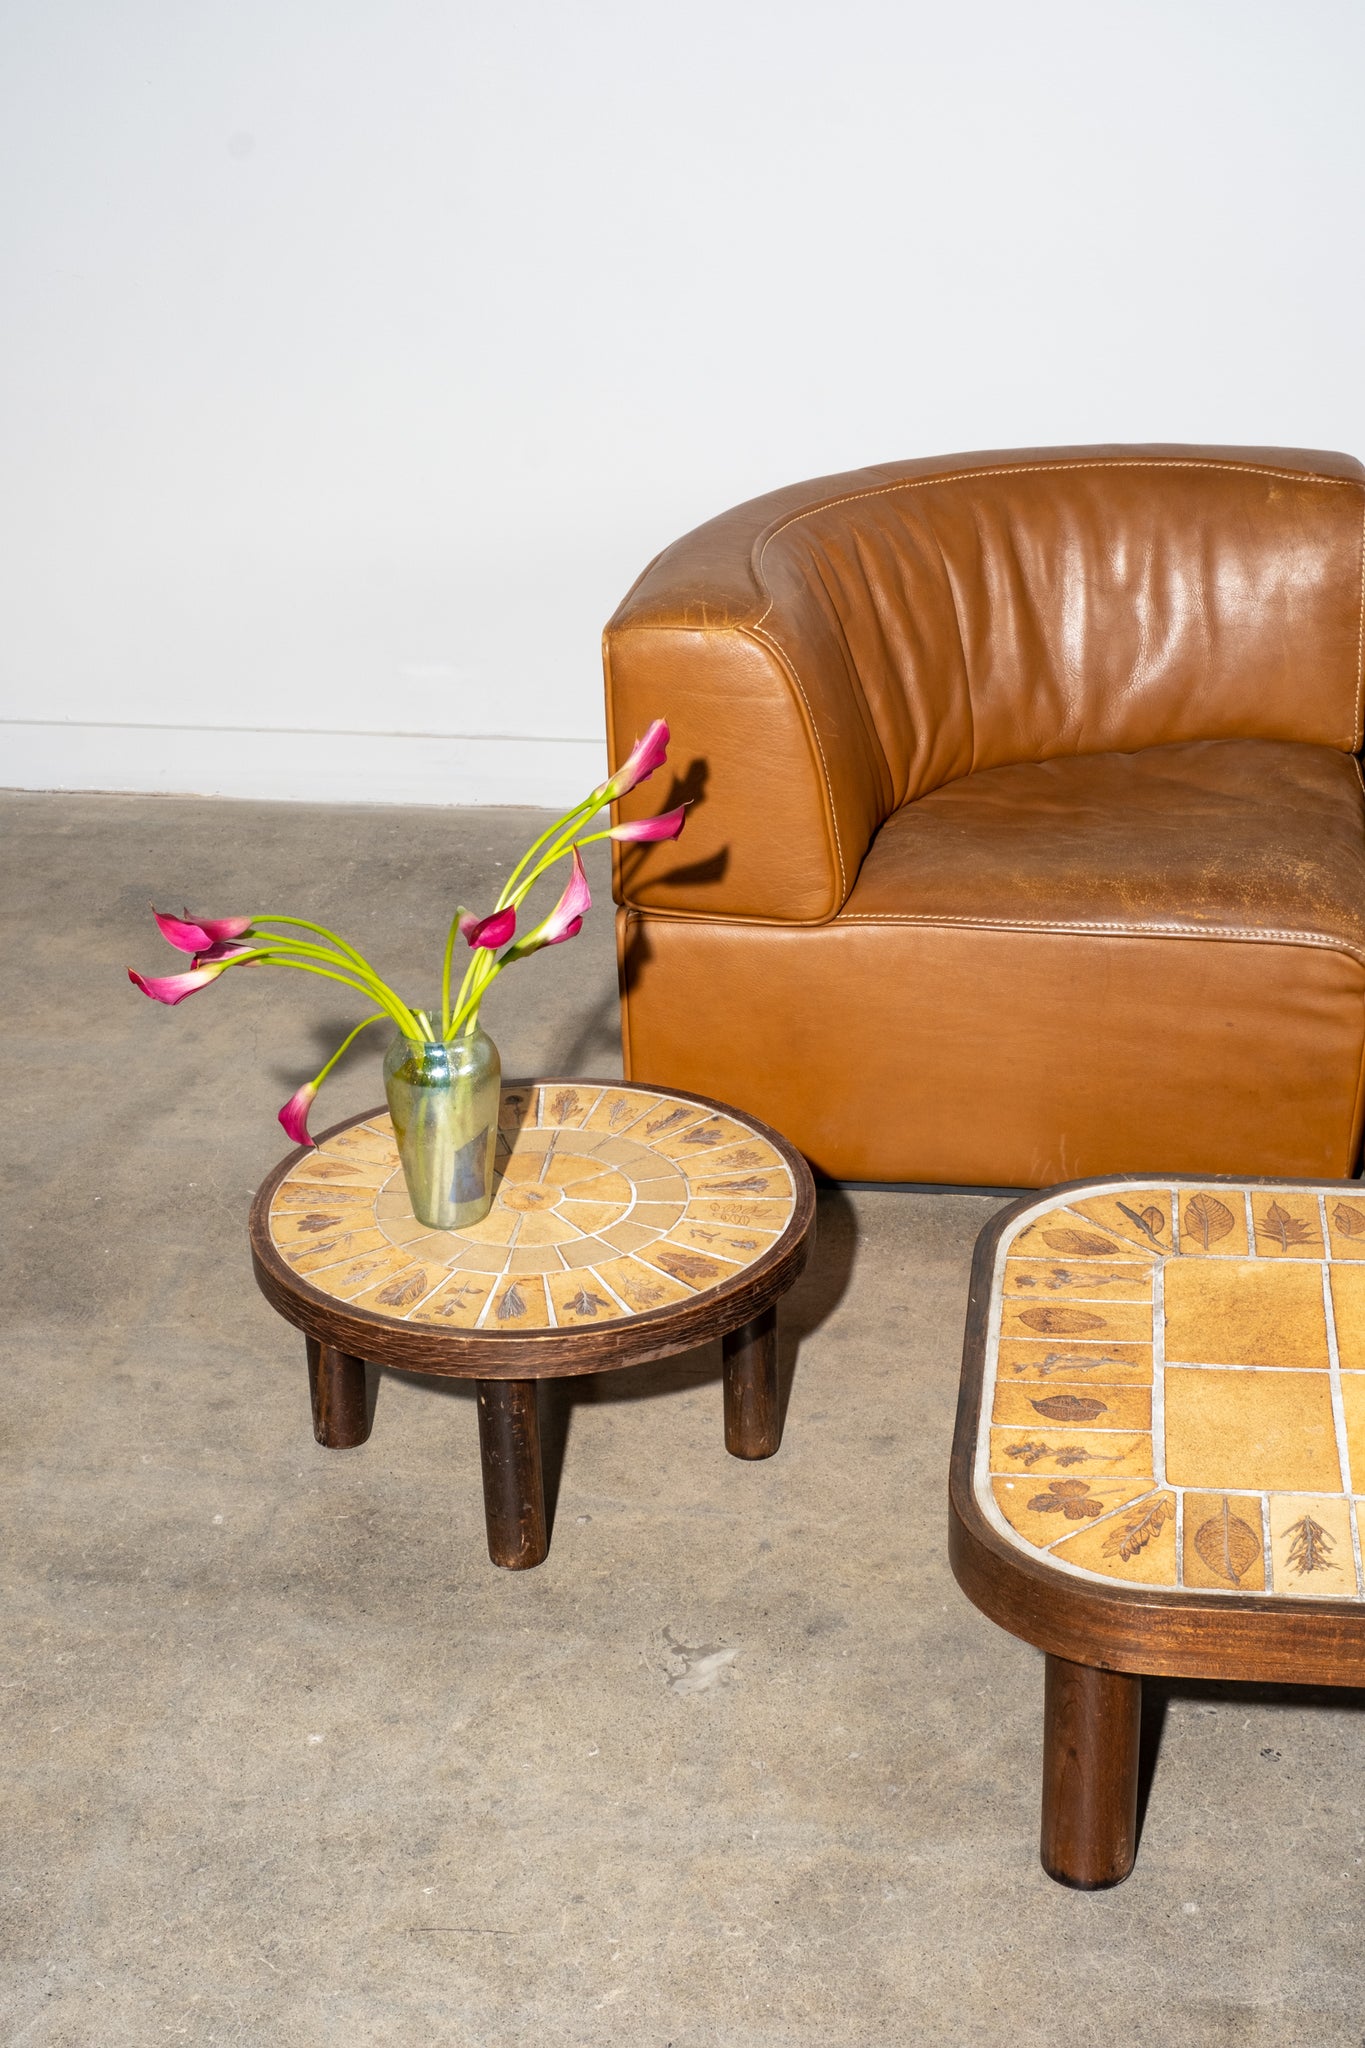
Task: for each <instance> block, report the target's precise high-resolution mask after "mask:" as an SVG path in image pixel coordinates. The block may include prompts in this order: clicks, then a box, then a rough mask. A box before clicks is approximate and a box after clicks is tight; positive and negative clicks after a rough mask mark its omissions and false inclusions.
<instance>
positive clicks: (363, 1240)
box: [284, 1230, 1365, 1470]
mask: <svg viewBox="0 0 1365 2048" xmlns="http://www.w3.org/2000/svg"><path fill="white" fill-rule="evenodd" d="M385 1242H386V1239H385V1237H384V1233H383V1232H382V1231H381V1230H348V1231H347V1232H346V1234H345V1236H344V1237H336V1236H331V1237H323V1238H320V1239H319V1240H318V1241H317V1242H316V1243H313V1242H311V1241H310V1240H309V1239H308V1238H299V1239H297V1240H296V1241H295V1243H293V1244H291V1245H290V1246H288V1247H287V1249H285V1251H284V1257H285V1258H286V1259H287V1260H288V1262H289V1264H290V1265H291V1266H292V1267H293V1269H294V1271H295V1272H296V1273H316V1272H319V1271H321V1270H322V1269H323V1268H324V1267H327V1266H335V1265H339V1264H340V1262H341V1261H342V1260H343V1259H355V1258H359V1257H360V1255H361V1253H362V1252H373V1251H378V1249H379V1247H380V1246H381V1245H382V1244H384V1243H385ZM1362 1470H1365V1467H1362Z"/></svg>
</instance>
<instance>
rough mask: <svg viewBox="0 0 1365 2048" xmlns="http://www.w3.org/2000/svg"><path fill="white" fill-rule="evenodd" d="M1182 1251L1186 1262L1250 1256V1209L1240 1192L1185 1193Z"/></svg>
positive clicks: (1193, 1190)
mask: <svg viewBox="0 0 1365 2048" xmlns="http://www.w3.org/2000/svg"><path fill="white" fill-rule="evenodd" d="M1178 1207H1179V1212H1180V1250H1181V1252H1182V1254H1183V1255H1184V1256H1185V1257H1186V1258H1206V1257H1207V1256H1208V1255H1209V1254H1210V1253H1213V1254H1214V1255H1215V1256H1216V1257H1218V1258H1229V1257H1231V1258H1245V1257H1246V1256H1247V1250H1248V1247H1247V1205H1246V1197H1245V1196H1244V1195H1243V1193H1242V1190H1241V1189H1240V1188H1226V1187H1223V1188H1191V1189H1190V1190H1189V1191H1188V1192H1187V1193H1182V1195H1181V1197H1180V1201H1179V1204H1178Z"/></svg>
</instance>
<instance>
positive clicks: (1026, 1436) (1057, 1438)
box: [990, 1417, 1152, 1479]
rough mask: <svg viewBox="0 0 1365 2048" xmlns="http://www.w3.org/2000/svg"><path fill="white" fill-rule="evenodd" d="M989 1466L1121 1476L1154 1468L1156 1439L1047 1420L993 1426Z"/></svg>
mask: <svg viewBox="0 0 1365 2048" xmlns="http://www.w3.org/2000/svg"><path fill="white" fill-rule="evenodd" d="M990 1468H991V1471H992V1472H995V1473H1000V1474H1008V1473H1012V1472H1037V1473H1040V1474H1042V1475H1048V1474H1054V1473H1055V1474H1057V1475H1060V1476H1064V1475H1065V1474H1066V1473H1068V1472H1070V1473H1074V1474H1075V1476H1076V1477H1077V1478H1080V1479H1089V1478H1092V1477H1098V1478H1101V1479H1103V1478H1122V1477H1124V1476H1126V1475H1128V1474H1130V1473H1145V1474H1146V1475H1147V1476H1148V1477H1150V1476H1151V1471H1152V1439H1151V1437H1150V1436H1149V1435H1146V1434H1145V1433H1144V1434H1142V1435H1137V1434H1127V1433H1125V1432H1123V1431H1120V1430H1110V1431H1104V1430H1087V1429H1072V1428H1069V1427H1067V1426H1066V1425H1065V1424H1063V1425H1061V1426H1060V1427H1059V1426H1058V1425H1056V1424H1055V1423H1054V1424H1045V1423H1044V1422H1043V1420H1042V1418H1041V1417H1039V1418H1038V1426H1037V1427H1036V1428H1029V1429H992V1431H991V1466H990Z"/></svg>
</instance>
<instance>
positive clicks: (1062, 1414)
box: [991, 1380, 1152, 1430]
mask: <svg viewBox="0 0 1365 2048" xmlns="http://www.w3.org/2000/svg"><path fill="white" fill-rule="evenodd" d="M991 1420H992V1421H993V1422H999V1423H1020V1424H1022V1425H1023V1426H1024V1427H1025V1428H1026V1429H1060V1428H1067V1429H1128V1430H1132V1429H1150V1428H1151V1426H1152V1395H1151V1389H1150V1388H1149V1387H1096V1386H1085V1385H1083V1384H1081V1383H1079V1382H1077V1381H1071V1380H1067V1381H1059V1382H1057V1383H1056V1384H1049V1385H1048V1386H1040V1385H1039V1384H1038V1382H1037V1381H1036V1380H999V1381H997V1383H996V1389H995V1404H994V1407H993V1410H992V1414H991Z"/></svg>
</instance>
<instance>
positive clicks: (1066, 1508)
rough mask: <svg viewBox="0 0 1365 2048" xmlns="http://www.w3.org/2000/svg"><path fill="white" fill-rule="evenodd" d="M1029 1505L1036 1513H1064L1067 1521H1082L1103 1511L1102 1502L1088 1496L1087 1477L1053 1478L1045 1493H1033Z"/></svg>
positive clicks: (1088, 1483)
mask: <svg viewBox="0 0 1365 2048" xmlns="http://www.w3.org/2000/svg"><path fill="white" fill-rule="evenodd" d="M1029 1507H1030V1508H1031V1509H1032V1510H1033V1512H1034V1514H1036V1515H1065V1517H1066V1519H1067V1521H1068V1522H1083V1521H1086V1520H1088V1519H1089V1518H1090V1517H1092V1516H1094V1515H1102V1514H1103V1513H1104V1502H1103V1501H1102V1500H1092V1499H1091V1498H1090V1481H1089V1480H1088V1479H1054V1480H1052V1481H1051V1483H1050V1484H1049V1486H1048V1490H1047V1492H1046V1493H1035V1494H1034V1496H1033V1498H1032V1500H1031V1501H1030V1502H1029ZM1048 1540H1049V1541H1051V1538H1049V1539H1048Z"/></svg>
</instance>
